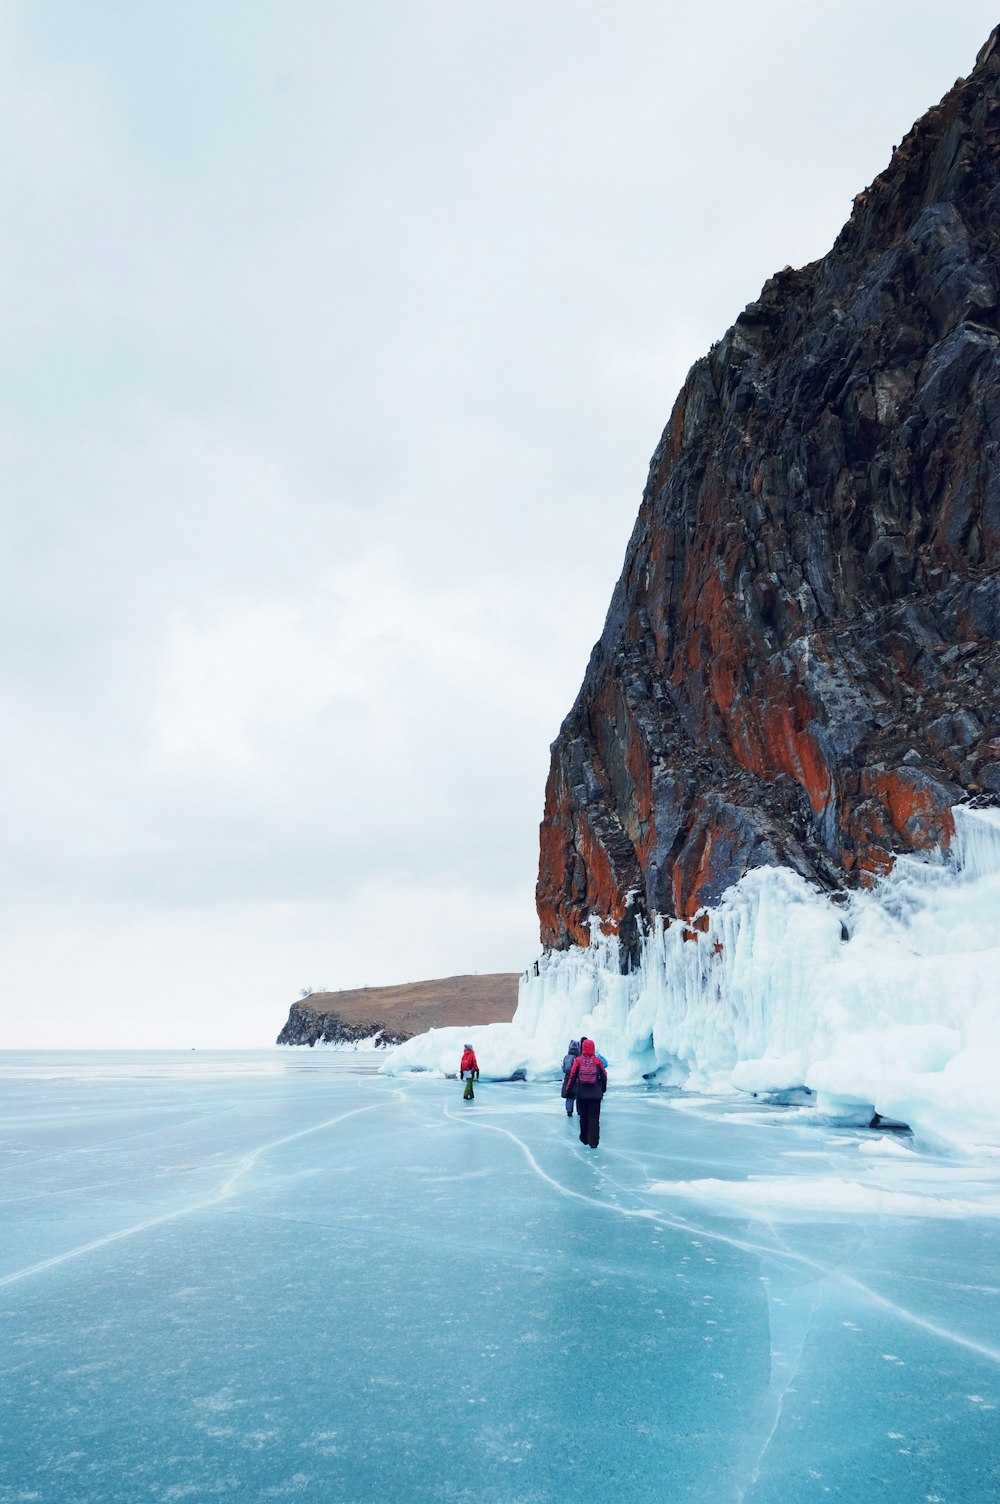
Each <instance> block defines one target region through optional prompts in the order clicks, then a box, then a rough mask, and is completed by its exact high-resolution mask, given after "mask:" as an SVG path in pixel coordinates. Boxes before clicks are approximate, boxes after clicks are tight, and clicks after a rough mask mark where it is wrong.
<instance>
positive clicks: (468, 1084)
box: [458, 1044, 479, 1102]
mask: <svg viewBox="0 0 1000 1504" xmlns="http://www.w3.org/2000/svg"><path fill="white" fill-rule="evenodd" d="M466 1075H468V1077H469V1079H468V1081H465V1077H466ZM473 1077H475V1078H476V1080H477V1081H478V1079H479V1061H478V1060H477V1059H476V1052H475V1050H474V1049H473V1048H472V1046H471V1044H467V1045H465V1046H463V1049H462V1064H461V1065H460V1066H459V1068H458V1079H459V1080H460V1081H465V1091H464V1092H463V1096H464V1097H465V1100H466V1101H467V1102H471V1100H472V1098H473V1097H474V1096H475V1092H474V1091H473V1090H472V1080H473Z"/></svg>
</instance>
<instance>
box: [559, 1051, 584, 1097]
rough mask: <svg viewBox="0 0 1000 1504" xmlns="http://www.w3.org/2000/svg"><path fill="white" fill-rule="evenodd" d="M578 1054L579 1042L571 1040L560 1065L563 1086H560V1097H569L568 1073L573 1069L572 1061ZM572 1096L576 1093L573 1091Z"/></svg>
mask: <svg viewBox="0 0 1000 1504" xmlns="http://www.w3.org/2000/svg"><path fill="white" fill-rule="evenodd" d="M579 1053H580V1041H579V1040H578V1039H571V1040H570V1042H569V1049H568V1050H567V1051H566V1053H565V1055H564V1056H563V1063H562V1070H563V1084H562V1092H561V1094H560V1095H562V1096H564V1097H568V1096H569V1095H570V1092H569V1073H570V1071H571V1070H572V1069H573V1061H574V1060H575V1059H576V1057H577V1056H578V1055H579ZM573 1096H576V1092H575V1091H574V1092H573Z"/></svg>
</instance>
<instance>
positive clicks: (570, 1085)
mask: <svg viewBox="0 0 1000 1504" xmlns="http://www.w3.org/2000/svg"><path fill="white" fill-rule="evenodd" d="M584 1060H588V1061H589V1060H593V1062H594V1064H595V1066H596V1067H597V1069H596V1071H595V1073H594V1080H593V1081H581V1080H580V1066H581V1065H582V1064H583V1062H584ZM587 1073H588V1075H589V1073H590V1072H589V1067H588V1072H587ZM607 1089H608V1073H607V1071H606V1070H605V1069H604V1066H603V1065H602V1064H601V1061H600V1058H599V1056H598V1055H597V1054H596V1053H595V1050H594V1041H593V1040H592V1039H585V1040H584V1041H583V1053H582V1054H581V1055H580V1056H578V1058H577V1059H576V1060H574V1061H573V1065H572V1068H571V1070H570V1073H569V1077H568V1079H567V1081H566V1094H567V1096H568V1095H569V1093H570V1092H572V1093H573V1094H574V1095H575V1096H576V1099H577V1101H579V1102H596V1101H599V1100H600V1099H601V1097H603V1096H604V1093H605V1092H606V1091H607Z"/></svg>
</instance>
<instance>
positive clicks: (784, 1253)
mask: <svg viewBox="0 0 1000 1504" xmlns="http://www.w3.org/2000/svg"><path fill="white" fill-rule="evenodd" d="M444 1113H445V1117H447V1118H450V1119H451V1120H452V1121H453V1122H465V1123H467V1124H468V1126H470V1127H472V1128H482V1129H484V1130H485V1131H486V1132H487V1133H502V1134H503V1135H504V1136H505V1137H506V1138H509V1139H510V1140H511V1141H512V1142H513V1143H515V1144H516V1145H517V1147H518V1148H519V1149H520V1150H521V1152H522V1154H523V1155H524V1157H525V1158H526V1159H527V1161H528V1163H529V1165H530V1166H531V1168H532V1169H533V1170H534V1172H535V1174H536V1175H538V1176H539V1178H540V1179H541V1180H543V1181H545V1182H546V1184H548V1185H550V1186H551V1187H552V1188H553V1190H555V1191H557V1192H558V1193H559V1195H561V1196H566V1197H568V1198H570V1199H571V1200H574V1201H584V1202H587V1203H588V1205H590V1206H597V1207H600V1208H601V1209H602V1210H603V1211H608V1212H613V1213H614V1214H615V1215H617V1216H619V1217H633V1218H637V1219H639V1220H641V1221H646V1222H654V1223H657V1224H658V1225H660V1226H662V1227H672V1228H674V1229H676V1230H677V1231H678V1232H684V1233H693V1234H695V1235H696V1236H697V1237H703V1238H710V1239H711V1240H712V1241H713V1242H716V1243H723V1244H725V1245H726V1246H728V1247H730V1248H736V1249H738V1250H739V1251H740V1252H742V1253H753V1254H757V1255H758V1256H760V1257H762V1258H768V1259H776V1260H778V1261H780V1260H785V1261H786V1262H787V1263H791V1264H795V1265H798V1266H799V1267H800V1268H803V1269H809V1270H810V1271H811V1272H812V1273H814V1274H818V1275H820V1276H821V1277H822V1278H823V1279H828V1280H838V1281H840V1282H841V1283H842V1284H845V1285H848V1286H850V1288H851V1289H853V1290H856V1291H857V1292H858V1294H859V1295H862V1296H864V1298H865V1299H867V1300H870V1301H871V1302H872V1303H873V1304H874V1305H877V1306H880V1307H881V1308H882V1309H883V1310H885V1311H889V1312H890V1313H891V1314H892V1315H894V1316H895V1317H897V1318H898V1319H899V1320H900V1321H904V1322H906V1323H908V1324H909V1325H910V1326H914V1327H917V1328H918V1329H919V1330H920V1331H924V1332H927V1333H928V1334H929V1335H930V1336H933V1337H938V1338H940V1339H941V1340H942V1341H944V1342H950V1343H953V1344H954V1345H955V1346H956V1347H961V1348H964V1349H965V1350H966V1351H967V1352H973V1353H976V1354H977V1356H979V1357H981V1358H986V1359H988V1360H989V1361H990V1362H991V1363H996V1364H997V1365H998V1366H1000V1349H997V1348H995V1347H990V1346H989V1344H987V1343H985V1342H976V1341H975V1340H974V1339H973V1338H972V1337H963V1336H962V1334H961V1333H960V1332H953V1331H951V1330H950V1329H949V1328H948V1327H943V1326H939V1325H938V1323H937V1322H934V1321H929V1320H928V1319H927V1318H926V1317H924V1316H918V1315H917V1313H916V1312H915V1311H911V1310H909V1309H908V1308H907V1307H906V1306H901V1305H899V1304H898V1303H897V1302H896V1301H894V1300H890V1299H889V1298H888V1296H885V1295H879V1293H878V1292H877V1291H876V1290H873V1289H872V1288H871V1287H870V1286H869V1285H866V1284H864V1283H863V1282H862V1281H861V1280H859V1279H856V1278H855V1277H854V1276H853V1275H851V1274H847V1273H845V1272H844V1271H843V1270H840V1269H834V1268H832V1267H830V1266H829V1265H826V1264H821V1263H820V1262H819V1260H817V1259H813V1258H810V1257H809V1256H808V1254H804V1253H796V1252H794V1251H793V1250H792V1249H790V1248H775V1247H768V1246H766V1245H765V1244H761V1243H754V1242H752V1241H751V1240H750V1239H746V1238H735V1237H732V1236H731V1235H730V1234H728V1233H723V1232H717V1231H715V1230H714V1229H712V1228H708V1227H701V1226H699V1225H698V1224H697V1223H696V1222H688V1221H686V1220H685V1219H684V1218H683V1217H668V1216H665V1215H664V1214H663V1213H662V1212H656V1211H653V1210H652V1209H651V1208H638V1207H625V1206H618V1205H616V1204H615V1203H614V1202H612V1201H602V1200H600V1199H599V1198H598V1197H597V1196H588V1195H586V1194H585V1193H584V1192H583V1191H574V1190H573V1189H571V1187H569V1186H566V1185H563V1184H562V1183H561V1182H560V1181H558V1180H556V1179H554V1178H553V1176H551V1175H549V1174H548V1173H547V1172H546V1171H545V1170H543V1169H542V1167H541V1165H540V1164H539V1163H538V1161H537V1159H536V1158H535V1156H534V1155H533V1154H532V1152H531V1150H530V1149H529V1148H528V1145H527V1144H526V1143H525V1142H524V1140H523V1139H520V1138H518V1136H517V1134H516V1133H512V1132H511V1130H510V1129H509V1128H499V1127H497V1126H496V1125H495V1124H493V1123H482V1122H472V1121H471V1120H469V1119H468V1118H463V1117H460V1116H458V1115H456V1114H455V1113H454V1112H452V1111H451V1109H450V1108H447V1107H446V1108H445V1110H444Z"/></svg>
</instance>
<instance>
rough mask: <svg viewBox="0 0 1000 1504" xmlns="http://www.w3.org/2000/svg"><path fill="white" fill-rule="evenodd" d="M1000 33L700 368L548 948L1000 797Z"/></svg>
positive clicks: (634, 574)
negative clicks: (814, 248)
mask: <svg viewBox="0 0 1000 1504" xmlns="http://www.w3.org/2000/svg"><path fill="white" fill-rule="evenodd" d="M998 39H1000V29H998V31H996V32H994V33H993V35H992V36H991V37H990V39H989V41H988V42H987V44H986V46H985V47H984V48H983V50H982V52H981V53H980V54H979V58H978V59H977V63H976V67H975V70H974V72H973V73H972V75H971V77H970V78H969V79H968V80H959V81H958V82H957V83H956V85H955V86H954V88H953V89H952V90H951V92H950V93H949V94H948V95H947V96H946V97H945V99H944V100H943V101H942V103H941V104H940V105H938V106H937V107H936V108H934V109H932V110H930V111H929V112H928V113H927V114H926V115H925V116H924V117H923V119H922V120H920V121H919V122H918V124H917V125H915V126H914V128H913V130H912V131H911V132H910V134H909V135H908V136H907V137H906V139H905V140H904V141H903V142H902V144H901V145H900V146H899V148H898V149H897V150H896V151H895V152H894V154H893V157H892V160H891V162H890V164H889V166H888V168H887V169H886V171H885V172H884V173H883V174H882V175H881V176H880V177H878V178H877V179H876V180H875V182H874V183H873V184H872V185H871V187H870V188H869V189H868V190H867V191H866V192H864V193H861V194H859V195H858V197H857V199H856V200H855V204H854V210H853V213H852V215H851V218H850V220H849V222H848V224H847V225H846V226H845V228H844V230H843V231H842V232H841V234H840V236H839V237H838V239H837V241H836V243H835V245H834V247H833V249H832V250H831V251H830V253H829V254H828V255H827V256H826V257H825V258H824V259H823V260H821V261H818V262H815V263H813V264H812V265H810V266H807V267H804V268H802V269H801V270H798V271H793V270H792V269H791V268H786V269H785V270H784V271H783V272H780V273H779V274H778V275H777V276H775V277H773V278H772V279H771V280H770V281H769V282H768V283H767V284H766V285H765V287H764V289H763V291H762V293H761V295H760V297H759V299H758V300H757V302H755V303H752V304H750V306H749V307H748V308H746V309H745V310H744V312H743V313H742V314H740V316H739V318H738V319H737V320H736V323H735V325H734V326H733V327H732V328H731V329H730V330H729V331H728V333H727V334H726V335H725V337H724V338H723V339H722V340H720V342H719V343H718V344H717V345H716V346H715V347H714V348H713V349H712V350H711V351H710V353H709V354H708V355H707V356H706V357H705V358H704V359H702V360H700V361H698V362H697V364H696V365H695V366H694V367H693V368H692V370H691V372H690V374H689V376H688V378H687V381H686V382H685V385H684V388H683V390H682V391H681V393H680V396H679V397H678V399H677V402H676V404H675V406H674V410H673V413H672V414H671V417H670V421H669V423H668V425H667V427H666V430H665V432H664V434H663V436H662V438H661V440H660V443H659V445H658V447H657V449H656V451H655V453H654V455H653V458H652V461H651V464H650V472H649V479H648V482H647V484H646V488H645V492H644V494H643V498H642V504H641V507H640V510H639V516H638V520H637V522H636V525H635V529H634V531H633V534H632V538H631V540H630V542H629V545H628V549H627V552H626V557H625V565H624V569H623V572H622V576H621V579H620V580H619V582H618V585H617V587H616V589H615V592H614V595H613V598H612V602H611V606H610V610H609V612H608V617H607V621H606V624H605V628H604V632H603V635H602V637H601V639H600V641H599V642H598V643H597V645H596V647H595V648H594V651H593V654H592V656H591V660H590V664H589V666H588V669H587V673H586V676H585V679H584V682H583V686H582V688H581V690H580V693H579V696H578V697H577V700H576V703H575V704H574V706H573V708H572V710H571V711H570V713H569V715H568V716H567V718H566V720H565V721H564V723H563V726H562V728H561V730H560V732H559V736H558V738H557V740H556V741H555V743H554V744H553V747H552V762H551V769H550V773H549V779H548V785H547V790H546V799H545V814H544V819H543V822H542V826H541V855H540V865H539V878H538V888H537V902H538V913H539V919H540V923H541V938H542V943H543V945H544V946H546V947H548V948H554V949H564V948H566V947H568V946H570V945H573V944H579V945H587V944H588V942H589V938H590V936H589V920H590V917H591V916H592V915H597V916H599V917H600V918H601V919H602V920H604V921H605V923H606V927H607V928H608V929H609V930H610V929H617V930H618V931H619V933H620V934H621V935H622V938H623V940H624V941H625V942H626V945H627V946H628V945H629V944H630V943H632V942H633V940H634V936H635V920H636V919H641V918H644V917H646V916H649V915H651V914H653V913H659V914H663V915H666V916H678V917H682V918H686V919H690V918H692V917H693V916H695V915H696V913H697V911H698V909H699V908H700V907H701V906H702V905H705V904H709V903H712V902H713V901H715V900H716V899H717V898H718V897H719V895H720V894H721V893H722V892H723V890H724V889H725V888H726V887H727V886H728V885H729V884H731V883H732V882H734V881H736V880H737V879H738V878H739V877H740V876H741V875H742V874H743V873H744V872H746V871H747V870H748V869H750V868H751V867H756V866H762V865H779V864H784V865H787V866H789V867H791V868H793V869H794V870H796V871H798V872H800V873H802V874H803V875H804V876H806V877H808V878H810V879H811V880H814V881H818V882H819V883H821V884H822V885H824V886H827V887H831V888H832V887H836V886H838V885H841V884H843V883H844V882H845V881H847V882H856V881H861V882H870V881H871V880H872V879H873V877H875V876H877V875H878V874H880V873H883V872H885V871H886V870H887V869H888V868H889V867H890V866H891V865H892V861H893V857H894V854H895V853H897V852H900V851H906V850H919V849H923V848H927V847H930V846H932V845H936V844H947V843H948V841H949V840H950V838H951V835H952V817H951V814H950V806H951V805H952V804H954V803H955V802H956V801H960V800H962V799H964V798H967V797H973V798H978V799H980V800H982V801H984V802H993V803H996V802H1000V724H998V714H997V706H998V692H1000V651H998V646H997V636H998V629H1000V313H998V287H1000V40H998Z"/></svg>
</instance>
